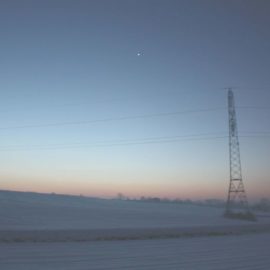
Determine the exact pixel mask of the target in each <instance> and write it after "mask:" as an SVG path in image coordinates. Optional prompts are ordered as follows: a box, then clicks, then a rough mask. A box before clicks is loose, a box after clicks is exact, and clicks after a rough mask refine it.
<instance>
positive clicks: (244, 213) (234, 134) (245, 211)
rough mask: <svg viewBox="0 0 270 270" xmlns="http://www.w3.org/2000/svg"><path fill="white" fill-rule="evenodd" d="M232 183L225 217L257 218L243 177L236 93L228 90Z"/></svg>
mask: <svg viewBox="0 0 270 270" xmlns="http://www.w3.org/2000/svg"><path fill="white" fill-rule="evenodd" d="M228 114H229V153H230V183H229V190H228V197H227V203H226V210H225V214H224V216H225V217H228V218H240V219H247V220H255V216H254V215H253V214H252V213H251V211H250V209H249V205H248V200H247V196H246V192H245V188H244V183H243V179H242V169H241V159H240V147H239V139H238V130H237V121H236V111H235V104H234V95H233V91H232V89H231V88H229V90H228Z"/></svg>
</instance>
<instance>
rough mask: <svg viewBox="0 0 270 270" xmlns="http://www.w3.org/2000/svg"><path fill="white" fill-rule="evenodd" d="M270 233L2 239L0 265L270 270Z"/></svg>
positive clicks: (25, 269) (44, 269)
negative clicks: (32, 240)
mask: <svg viewBox="0 0 270 270" xmlns="http://www.w3.org/2000/svg"><path fill="white" fill-rule="evenodd" d="M269 250H270V234H258V235H256V234H253V235H241V236H217V237H196V238H190V239H188V238H183V239H168V240H166V239H164V240H134V241H132V240H129V241H100V242H83V243H74V242H73V243H71V242H68V243H17V244H0V269H3V270H37V269H38V270H98V269H100V270H101V269H104V270H105V269H106V270H109V269H114V270H118V269H119V270H120V269H125V270H126V269H128V270H129V269H130V270H131V269H136V270H142V269H149V270H150V269H153V270H161V269H162V270H178V269H179V270H182V269H183V270H230V269H237V270H269V269H270V256H269Z"/></svg>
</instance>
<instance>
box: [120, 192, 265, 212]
mask: <svg viewBox="0 0 270 270" xmlns="http://www.w3.org/2000/svg"><path fill="white" fill-rule="evenodd" d="M117 199H119V200H126V201H136V202H149V203H170V204H191V205H201V206H213V207H225V204H226V202H225V201H224V200H220V199H205V200H191V199H178V198H176V199H169V198H160V197H149V196H141V197H139V198H129V197H128V196H125V195H124V194H122V193H118V195H117ZM250 207H251V209H252V210H255V211H261V212H270V199H266V198H263V199H260V201H259V202H256V203H253V204H251V205H250Z"/></svg>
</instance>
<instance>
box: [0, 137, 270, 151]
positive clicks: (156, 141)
mask: <svg viewBox="0 0 270 270" xmlns="http://www.w3.org/2000/svg"><path fill="white" fill-rule="evenodd" d="M218 134H219V135H218ZM223 134H225V133H216V135H215V134H213V133H212V134H211V133H204V134H194V135H183V136H181V135H180V136H163V137H148V138H141V139H130V140H111V141H101V142H95V143H68V144H47V145H10V146H4V147H3V146H2V147H1V146H0V151H1V152H6V151H7V152H9V151H36V150H65V149H83V148H99V147H113V146H129V145H143V144H164V143H176V142H182V141H205V140H218V139H227V138H228V135H223ZM209 135H210V136H209ZM239 137H243V138H263V137H264V138H270V133H268V134H264V135H263V134H262V135H258V134H257V135H256V134H255V133H254V134H251V135H242V136H239Z"/></svg>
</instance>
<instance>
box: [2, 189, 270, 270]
mask: <svg viewBox="0 0 270 270" xmlns="http://www.w3.org/2000/svg"><path fill="white" fill-rule="evenodd" d="M222 212H223V209H221V208H214V207H205V206H204V207H202V206H194V205H184V204H164V203H146V202H134V201H120V200H102V199H94V198H85V197H76V196H63V195H54V194H36V193H21V192H7V191H0V269H1V270H2V269H3V270H9V269H14V270H19V269H22V270H31V269H35V270H36V269H39V270H40V269H41V270H42V269H48V270H54V269H67V270H68V269H74V270H76V269H195V270H196V269H217V270H218V269H248V270H253V269H254V270H255V269H261V270H269V269H270V256H269V250H270V218H259V220H258V222H248V221H239V220H228V219H225V218H223V216H222ZM120 240H121V241H120Z"/></svg>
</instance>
